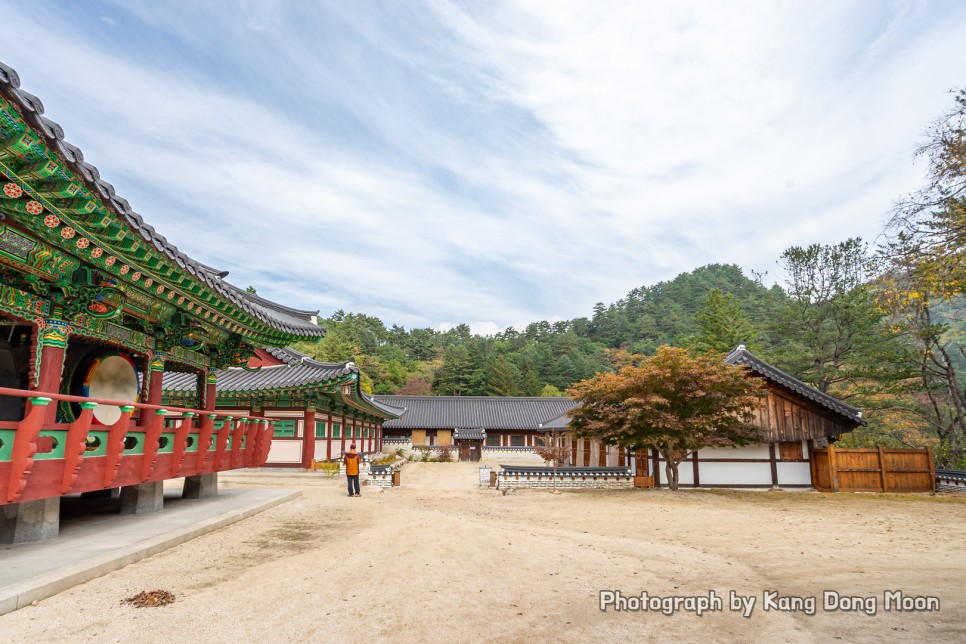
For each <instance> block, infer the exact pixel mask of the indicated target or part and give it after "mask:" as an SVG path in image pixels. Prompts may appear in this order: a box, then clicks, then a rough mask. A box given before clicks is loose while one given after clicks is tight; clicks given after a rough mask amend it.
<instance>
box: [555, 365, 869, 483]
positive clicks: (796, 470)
mask: <svg viewBox="0 0 966 644" xmlns="http://www.w3.org/2000/svg"><path fill="white" fill-rule="evenodd" d="M725 361H726V362H728V363H729V364H733V365H739V366H742V367H745V368H746V369H747V370H748V372H749V375H750V377H757V378H761V379H762V380H763V381H764V384H765V386H766V389H767V392H768V393H767V395H766V396H765V398H764V399H763V400H762V403H761V405H760V406H759V408H758V409H757V410H756V412H755V417H754V420H753V422H754V423H755V424H756V425H757V426H758V427H759V428H761V430H762V442H761V443H759V444H755V445H746V446H744V447H707V448H703V449H699V450H697V451H694V452H692V453H690V454H688V458H687V460H686V461H684V462H682V463H680V464H679V465H678V475H679V481H678V483H679V485H680V486H681V487H705V488H707V487H712V488H713V487H723V488H751V489H754V488H759V489H769V488H790V489H795V488H800V489H809V488H813V487H816V485H815V478H816V472H815V470H814V462H815V461H814V459H813V450H815V449H820V448H824V447H826V446H827V445H828V444H829V443H834V442H835V441H836V440H838V439H839V437H841V436H842V434H845V433H847V432H851V431H852V430H854V429H855V428H856V427H859V426H861V425H865V424H866V421H865V419H863V418H862V412H861V410H859V409H858V408H856V407H852V406H851V405H847V404H846V403H843V402H842V401H840V400H838V399H836V398H835V397H833V396H830V395H828V394H826V393H824V392H821V391H819V390H818V389H815V388H814V387H811V386H809V385H807V384H805V383H804V382H802V381H801V380H798V379H797V378H794V377H793V376H791V375H789V374H787V373H785V372H784V371H782V370H780V369H778V368H777V367H775V366H773V365H771V364H769V363H767V362H765V361H764V360H762V359H761V358H759V357H758V356H756V355H754V354H753V353H751V352H750V351H748V350H747V349H746V348H745V347H744V346H739V347H737V348H736V349H735V350H734V351H732V352H731V353H730V354H729V355H728V356H727V358H725ZM568 424H569V419H568V418H567V417H566V416H564V415H561V416H559V417H558V418H555V419H552V420H550V421H548V422H547V423H544V425H543V429H544V430H545V431H559V432H563V436H564V445H566V446H567V447H568V448H569V453H570V463H569V464H570V465H573V466H577V467H614V466H620V467H632V468H633V469H634V473H635V475H636V476H639V477H652V478H653V480H654V484H655V485H656V486H658V487H660V486H666V485H667V481H663V482H662V479H661V477H662V476H664V468H665V461H664V459H663V458H662V457H661V455H660V454H659V453H658V451H657V450H653V451H651V452H650V453H637V454H635V453H633V452H630V453H628V452H626V451H625V450H620V449H618V448H616V447H614V446H607V445H602V444H601V443H600V442H599V441H597V440H591V439H587V438H576V437H575V436H573V435H572V433H571V432H568V431H567V426H568Z"/></svg>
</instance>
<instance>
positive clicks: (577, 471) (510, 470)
mask: <svg viewBox="0 0 966 644" xmlns="http://www.w3.org/2000/svg"><path fill="white" fill-rule="evenodd" d="M500 469H501V470H502V472H500V473H501V474H506V475H513V476H528V475H529V476H553V474H554V468H553V467H548V466H546V465H503V464H502V463H501V464H500ZM556 472H557V476H558V477H563V476H630V475H631V468H629V467H604V466H600V467H594V466H590V467H558V468H556Z"/></svg>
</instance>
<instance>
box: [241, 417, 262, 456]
mask: <svg viewBox="0 0 966 644" xmlns="http://www.w3.org/2000/svg"><path fill="white" fill-rule="evenodd" d="M260 425H261V423H259V422H258V421H252V422H250V423H249V424H248V431H247V432H245V458H244V459H242V460H243V463H242V465H244V466H245V467H256V465H255V461H256V459H257V457H258V451H257V450H258V435H259V433H260V432H259V431H258V430H259V429H260V427H259V426H260Z"/></svg>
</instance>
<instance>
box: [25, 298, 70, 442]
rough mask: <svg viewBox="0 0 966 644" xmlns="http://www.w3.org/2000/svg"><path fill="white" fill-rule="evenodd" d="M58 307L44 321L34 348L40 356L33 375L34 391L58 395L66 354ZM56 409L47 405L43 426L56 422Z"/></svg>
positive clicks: (64, 331)
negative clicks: (38, 364) (37, 366)
mask: <svg viewBox="0 0 966 644" xmlns="http://www.w3.org/2000/svg"><path fill="white" fill-rule="evenodd" d="M62 316H63V313H62V312H61V309H60V307H59V306H53V307H52V311H51V313H50V317H49V318H47V319H46V320H44V327H43V329H40V330H39V333H38V335H37V338H36V339H35V340H34V346H35V347H36V351H37V353H39V354H40V366H39V368H38V369H37V371H36V373H34V382H33V385H34V387H33V388H34V390H36V391H42V392H45V393H51V394H57V393H60V384H61V378H62V375H63V371H64V356H65V355H66V354H67V323H66V322H65V321H64V320H63V319H62ZM57 407H58V405H57V404H56V403H55V404H53V405H47V407H46V409H45V410H44V412H45V413H44V419H43V424H44V425H47V424H51V423H56V422H57Z"/></svg>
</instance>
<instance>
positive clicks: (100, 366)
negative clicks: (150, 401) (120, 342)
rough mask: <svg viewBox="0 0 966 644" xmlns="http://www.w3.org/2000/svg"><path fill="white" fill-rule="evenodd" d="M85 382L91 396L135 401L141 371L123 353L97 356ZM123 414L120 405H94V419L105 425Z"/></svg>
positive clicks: (110, 423)
mask: <svg viewBox="0 0 966 644" xmlns="http://www.w3.org/2000/svg"><path fill="white" fill-rule="evenodd" d="M84 385H85V389H86V390H87V395H88V396H89V397H91V398H100V399H102V400H117V401H120V402H132V403H133V402H135V401H136V400H137V398H138V374H137V371H135V369H134V364H133V363H132V362H131V360H130V359H128V358H127V357H125V356H121V355H110V356H105V357H103V358H99V359H97V360H95V361H94V362H93V363H92V364H91V366H90V368H89V369H88V371H87V376H86V378H84ZM120 417H121V409H120V407H116V406H114V405H98V406H97V407H95V408H94V421H95V422H97V423H100V424H102V425H113V424H114V423H115V422H117V419H118V418H120Z"/></svg>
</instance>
